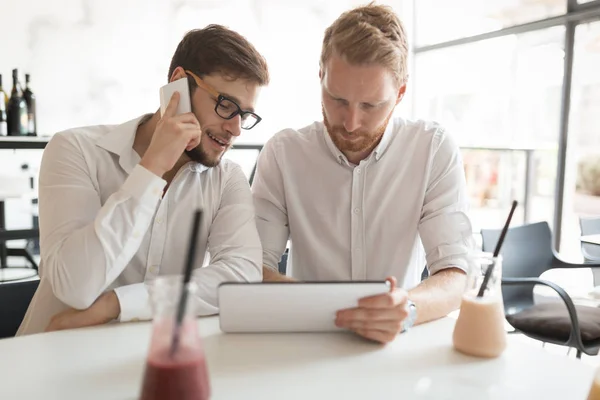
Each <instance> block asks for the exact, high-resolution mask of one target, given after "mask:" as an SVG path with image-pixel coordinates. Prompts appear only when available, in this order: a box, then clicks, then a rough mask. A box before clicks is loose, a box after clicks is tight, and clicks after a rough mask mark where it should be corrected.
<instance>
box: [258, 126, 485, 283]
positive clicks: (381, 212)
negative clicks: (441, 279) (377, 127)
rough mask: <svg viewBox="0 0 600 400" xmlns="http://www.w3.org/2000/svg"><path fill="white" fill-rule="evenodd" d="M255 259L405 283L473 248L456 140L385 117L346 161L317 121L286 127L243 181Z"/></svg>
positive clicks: (321, 274)
mask: <svg viewBox="0 0 600 400" xmlns="http://www.w3.org/2000/svg"><path fill="white" fill-rule="evenodd" d="M252 192H253V196H254V206H255V209H256V214H257V228H258V233H259V235H260V238H261V242H262V245H263V263H264V264H265V266H267V267H269V268H272V269H275V270H276V269H277V263H278V261H279V260H280V257H281V255H282V253H283V251H284V249H285V247H286V243H287V242H288V239H290V244H291V246H290V255H289V257H288V271H287V274H288V275H291V276H293V277H294V278H297V279H300V280H314V281H323V280H342V281H349V280H379V279H385V278H386V277H387V276H395V277H396V278H397V280H398V284H399V285H402V286H403V287H404V288H406V289H410V288H412V287H414V286H415V285H417V284H418V283H419V282H420V278H421V273H422V271H423V268H424V267H425V266H426V265H427V267H428V269H429V273H430V274H435V273H437V272H439V271H440V270H443V269H445V268H449V267H458V268H461V269H463V270H465V271H466V270H467V268H468V265H469V263H468V254H469V253H470V251H471V250H472V249H473V237H472V228H471V223H470V221H469V218H468V217H467V215H466V211H467V206H468V200H467V195H466V183H465V177H464V170H463V164H462V159H461V155H460V152H459V148H458V147H457V145H456V144H455V143H454V142H453V141H452V139H451V138H450V136H449V135H448V134H447V133H446V132H445V131H444V129H442V128H441V127H440V126H439V125H437V124H435V123H426V122H423V121H418V122H412V121H406V120H403V119H400V118H396V119H393V120H390V123H389V125H388V127H387V129H386V131H385V133H384V135H383V137H382V140H381V142H380V143H379V144H378V146H377V147H376V148H375V149H374V151H373V152H372V153H371V154H370V155H369V156H368V157H367V158H366V159H365V160H363V161H361V162H360V163H359V164H358V165H352V164H351V163H349V162H348V160H347V158H346V157H345V156H344V155H343V154H342V153H341V152H340V151H339V149H338V148H337V147H336V146H335V144H334V143H333V142H332V140H331V138H330V136H329V134H328V133H327V131H326V129H325V127H324V125H323V123H321V122H315V123H313V124H312V125H309V126H307V127H305V128H303V129H300V130H299V131H296V130H292V129H287V130H284V131H281V132H279V133H278V134H276V135H275V136H274V137H272V138H271V139H270V140H269V141H268V142H267V144H266V145H265V147H264V148H263V150H262V152H261V154H260V156H259V160H258V166H257V171H256V176H255V179H254V182H253V185H252Z"/></svg>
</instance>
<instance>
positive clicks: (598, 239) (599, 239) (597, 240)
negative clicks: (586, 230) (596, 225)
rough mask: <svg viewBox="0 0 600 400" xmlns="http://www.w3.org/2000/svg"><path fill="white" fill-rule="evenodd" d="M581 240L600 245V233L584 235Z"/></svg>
mask: <svg viewBox="0 0 600 400" xmlns="http://www.w3.org/2000/svg"><path fill="white" fill-rule="evenodd" d="M581 241H582V242H584V243H590V244H595V245H598V246H600V234H597V235H587V236H582V237H581Z"/></svg>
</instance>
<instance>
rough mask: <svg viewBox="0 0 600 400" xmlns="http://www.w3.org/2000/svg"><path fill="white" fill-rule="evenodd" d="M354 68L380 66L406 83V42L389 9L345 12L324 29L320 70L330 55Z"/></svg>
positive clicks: (369, 7)
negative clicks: (355, 66)
mask: <svg viewBox="0 0 600 400" xmlns="http://www.w3.org/2000/svg"><path fill="white" fill-rule="evenodd" d="M334 53H335V54H336V55H338V56H340V57H342V58H343V59H344V60H345V61H347V62H349V63H350V64H354V65H373V64H377V65H382V66H384V67H388V68H389V69H390V70H391V71H392V72H393V74H394V77H395V78H396V82H397V83H398V84H399V85H403V84H404V83H406V81H407V80H408V61H407V58H408V42H407V39H406V33H405V31H404V26H403V25H402V22H401V21H400V19H399V18H398V16H397V15H396V13H395V12H394V11H393V10H392V8H391V7H388V6H382V5H376V4H374V3H370V4H369V5H366V6H362V7H357V8H354V9H352V10H350V11H346V12H344V13H343V14H342V15H340V16H339V17H338V19H337V20H335V22H334V23H333V24H332V25H331V26H330V27H329V28H327V29H326V30H325V37H324V38H323V48H322V51H321V69H323V68H324V66H325V64H326V63H327V61H328V60H329V58H330V57H331V55H332V54H334Z"/></svg>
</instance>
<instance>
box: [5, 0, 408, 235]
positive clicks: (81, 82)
mask: <svg viewBox="0 0 600 400" xmlns="http://www.w3.org/2000/svg"><path fill="white" fill-rule="evenodd" d="M403 1H405V0H395V1H381V2H380V3H387V4H391V5H392V6H394V8H395V9H396V10H397V11H400V6H399V4H401V3H402V2H403ZM364 3H366V1H357V0H335V1H323V0H295V1H287V0H170V1H169V0H0V38H2V40H0V73H1V74H2V75H3V78H4V87H5V90H7V91H8V90H10V88H11V86H12V83H11V70H12V69H13V68H19V72H20V75H21V77H23V75H24V73H26V72H27V73H30V74H31V78H32V89H33V90H34V92H35V94H36V95H37V108H38V127H39V128H38V131H39V132H40V133H41V134H44V135H52V134H54V133H55V132H57V131H60V130H63V129H67V128H70V127H74V126H81V125H90V124H106V123H120V122H123V121H126V120H129V119H131V118H134V117H135V116H137V115H139V114H142V113H145V112H152V111H155V110H156V109H157V108H158V106H159V102H158V89H159V87H160V86H161V85H163V84H165V83H166V81H167V73H168V68H169V63H170V60H171V56H172V54H173V52H174V50H175V47H176V46H177V44H178V43H179V41H180V40H181V38H182V37H183V35H184V34H185V32H186V31H188V30H190V29H193V28H201V27H203V26H206V25H207V24H209V23H220V24H223V25H226V26H228V27H230V28H232V29H234V30H236V31H238V32H240V33H241V34H243V35H245V36H246V37H247V38H248V39H249V40H250V41H251V42H252V43H253V44H254V45H255V46H256V47H257V48H258V50H259V51H260V52H261V53H262V54H263V55H264V56H265V57H266V59H267V62H268V63H269V68H270V71H271V76H272V80H271V84H270V86H269V87H268V88H266V89H265V90H264V91H263V93H262V95H261V98H260V99H259V104H258V108H257V112H258V113H259V114H260V115H261V116H262V117H263V121H262V122H261V123H260V124H259V125H258V126H257V127H256V128H255V129H253V130H252V131H249V132H247V133H245V134H243V135H242V136H241V137H240V139H239V142H238V143H262V142H264V141H265V140H266V139H268V138H269V137H270V136H271V135H273V134H274V133H275V132H277V131H278V130H280V129H283V128H285V127H301V126H304V125H307V124H309V123H310V122H312V121H313V120H315V119H319V118H320V109H321V108H320V87H319V81H318V60H319V54H320V48H321V41H322V36H323V32H324V30H325V28H326V27H327V26H328V25H329V24H331V22H333V21H334V20H335V18H337V16H338V15H339V14H340V13H341V12H342V11H344V10H345V9H347V8H350V7H352V6H354V5H358V4H364ZM21 79H24V78H21ZM40 153H41V152H39V151H30V152H27V153H26V152H17V153H16V154H15V153H13V152H10V151H1V150H0V171H3V172H4V173H5V172H6V171H18V168H19V165H20V163H21V162H22V161H25V160H28V161H29V162H30V163H31V164H32V165H33V166H34V167H35V165H37V164H39V157H40ZM246 169H247V168H246ZM7 207H12V208H11V210H15V206H11V205H10V204H9V205H7ZM27 221H28V219H26V218H24V217H22V215H21V214H19V213H15V212H9V215H8V225H9V227H14V226H25V225H26V224H27Z"/></svg>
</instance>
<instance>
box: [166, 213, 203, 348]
mask: <svg viewBox="0 0 600 400" xmlns="http://www.w3.org/2000/svg"><path fill="white" fill-rule="evenodd" d="M201 221H202V210H201V209H198V210H196V212H195V213H194V221H193V225H192V233H191V235H190V243H189V245H188V254H187V259H186V260H185V269H184V271H183V282H182V284H181V295H180V297H179V304H178V305H177V315H176V316H175V326H174V328H173V339H172V340H171V357H172V356H174V355H175V352H176V351H177V346H178V345H179V331H180V328H181V323H182V322H183V316H184V314H185V308H186V305H187V298H188V294H189V291H188V283H190V279H191V278H192V270H193V269H194V263H195V261H196V243H197V242H198V233H199V231H200V223H201Z"/></svg>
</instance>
